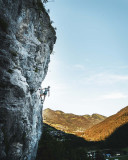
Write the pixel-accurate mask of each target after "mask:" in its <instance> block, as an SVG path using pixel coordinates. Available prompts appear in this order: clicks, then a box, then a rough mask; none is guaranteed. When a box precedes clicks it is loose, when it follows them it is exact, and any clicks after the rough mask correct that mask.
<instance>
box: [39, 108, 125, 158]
mask: <svg viewBox="0 0 128 160" xmlns="http://www.w3.org/2000/svg"><path fill="white" fill-rule="evenodd" d="M127 113H128V107H125V108H123V109H122V110H120V111H119V112H118V113H116V114H115V115H112V116H110V117H105V116H102V115H98V114H93V115H91V116H90V115H84V116H78V115H74V114H66V113H64V112H62V111H53V110H51V109H46V110H45V111H44V115H43V116H44V117H43V119H44V124H43V125H44V127H43V135H42V138H41V140H40V143H39V149H38V153H37V160H42V157H43V160H60V159H61V160H71V159H72V160H128V137H127V133H128V123H127V122H128V114H127ZM81 119H82V120H81ZM73 121H74V122H73ZM98 121H99V122H98ZM91 122H92V123H91ZM87 123H89V124H87ZM70 126H71V127H70ZM73 126H74V127H73ZM108 133H109V134H108ZM99 137H100V138H99Z"/></svg>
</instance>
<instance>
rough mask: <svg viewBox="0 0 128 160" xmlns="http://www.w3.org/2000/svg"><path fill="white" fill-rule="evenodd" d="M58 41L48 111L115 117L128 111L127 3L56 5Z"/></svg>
mask: <svg viewBox="0 0 128 160" xmlns="http://www.w3.org/2000/svg"><path fill="white" fill-rule="evenodd" d="M45 7H46V9H50V17H51V20H52V21H54V23H53V26H54V27H56V28H57V31H56V32H57V41H56V44H55V46H54V52H53V54H52V55H51V62H50V64H49V70H48V74H47V76H46V78H45V80H44V81H43V83H42V87H43V88H44V87H46V86H49V85H50V86H51V92H50V97H46V100H45V102H44V109H45V108H51V109H53V110H62V111H64V112H66V113H74V114H77V115H84V114H93V113H98V114H102V115H106V116H110V115H112V114H115V113H116V112H118V111H119V110H120V109H122V108H123V107H125V106H127V105H128V0H70V1H69V0H54V1H53V2H48V3H47V4H45Z"/></svg>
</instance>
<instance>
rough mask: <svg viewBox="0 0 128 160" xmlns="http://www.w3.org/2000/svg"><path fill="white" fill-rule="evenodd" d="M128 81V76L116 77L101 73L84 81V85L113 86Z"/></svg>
mask: <svg viewBox="0 0 128 160" xmlns="http://www.w3.org/2000/svg"><path fill="white" fill-rule="evenodd" d="M124 81H128V75H115V74H107V73H99V74H95V75H92V76H90V77H85V78H84V79H83V82H84V84H86V83H93V84H113V83H117V82H124Z"/></svg>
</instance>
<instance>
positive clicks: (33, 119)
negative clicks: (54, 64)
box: [0, 0, 56, 160]
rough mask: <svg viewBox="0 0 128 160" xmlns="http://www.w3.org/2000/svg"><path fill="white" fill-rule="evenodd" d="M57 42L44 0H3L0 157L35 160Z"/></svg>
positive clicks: (0, 22)
mask: <svg viewBox="0 0 128 160" xmlns="http://www.w3.org/2000/svg"><path fill="white" fill-rule="evenodd" d="M55 41H56V32H55V30H54V28H53V27H52V26H51V23H50V18H49V15H48V13H47V12H46V11H45V8H44V6H43V4H42V3H41V1H40V0H17V1H14V0H0V159H1V160H4V159H5V160H34V159H35V156H36V151H37V147H38V141H39V139H40V136H41V130H42V107H43V106H42V104H41V101H40V99H39V90H38V89H39V88H40V86H41V83H42V81H43V80H44V78H45V76H46V74H47V70H48V64H49V62H50V54H51V53H52V51H53V46H54V44H55Z"/></svg>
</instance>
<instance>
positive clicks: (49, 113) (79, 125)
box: [43, 109, 106, 134]
mask: <svg viewBox="0 0 128 160" xmlns="http://www.w3.org/2000/svg"><path fill="white" fill-rule="evenodd" d="M104 119H106V117H105V116H102V115H99V114H93V115H83V116H79V115H74V114H67V113H64V112H62V111H53V110H51V109H45V110H44V111H43V121H44V123H46V124H48V125H50V126H52V127H54V128H56V129H58V130H61V131H64V132H66V133H72V134H76V133H77V132H83V131H85V130H86V129H88V128H90V127H92V126H93V125H95V124H98V123H100V122H101V121H103V120H104Z"/></svg>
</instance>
